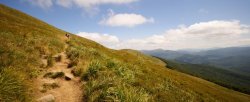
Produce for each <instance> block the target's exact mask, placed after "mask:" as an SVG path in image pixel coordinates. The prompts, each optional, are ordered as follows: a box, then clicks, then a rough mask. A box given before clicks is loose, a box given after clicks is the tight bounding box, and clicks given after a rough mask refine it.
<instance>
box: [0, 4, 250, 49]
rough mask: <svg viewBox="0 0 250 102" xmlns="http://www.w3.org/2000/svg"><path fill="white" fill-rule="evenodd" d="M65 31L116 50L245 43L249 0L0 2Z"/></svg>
mask: <svg viewBox="0 0 250 102" xmlns="http://www.w3.org/2000/svg"><path fill="white" fill-rule="evenodd" d="M0 3H2V4H5V5H8V6H10V7H13V8H15V9H18V10H20V11H22V12H25V13H27V14H29V15H32V16H34V17H36V18H38V19H41V20H43V21H45V22H47V23H49V24H52V25H53V26H56V27H58V28H60V29H63V30H65V31H69V32H71V33H74V34H77V35H80V36H82V37H86V38H89V39H91V40H94V41H97V42H99V43H101V44H103V45H105V46H107V47H109V48H115V49H124V48H130V49H136V50H149V49H168V50H178V49H207V48H217V47H233V46H248V45H250V26H249V25H250V20H249V19H248V18H250V14H249V10H250V7H248V5H249V4H250V1H248V0H240V1H237V0H231V1H227V0H220V1H216V0H209V1H208V0H206V1H197V0H158V1H152V0H28V1H23V0H18V1H9V0H2V1H0Z"/></svg>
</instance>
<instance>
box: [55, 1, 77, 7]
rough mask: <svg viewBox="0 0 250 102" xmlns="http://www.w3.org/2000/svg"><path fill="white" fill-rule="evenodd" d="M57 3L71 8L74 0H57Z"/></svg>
mask: <svg viewBox="0 0 250 102" xmlns="http://www.w3.org/2000/svg"><path fill="white" fill-rule="evenodd" d="M56 4H57V5H60V6H63V7H66V8H69V7H71V6H72V4H73V2H72V0H56Z"/></svg>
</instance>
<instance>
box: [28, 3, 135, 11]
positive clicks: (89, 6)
mask: <svg viewBox="0 0 250 102" xmlns="http://www.w3.org/2000/svg"><path fill="white" fill-rule="evenodd" d="M136 1H139V0H28V1H27V2H29V3H31V4H33V5H36V6H39V7H41V8H50V7H51V6H53V4H56V5H59V6H62V7H67V8H68V7H72V6H77V7H79V8H83V9H85V10H86V11H91V10H93V9H98V6H99V5H105V4H114V5H119V4H129V3H132V2H136Z"/></svg>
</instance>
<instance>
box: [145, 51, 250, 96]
mask: <svg viewBox="0 0 250 102" xmlns="http://www.w3.org/2000/svg"><path fill="white" fill-rule="evenodd" d="M142 52H143V53H145V54H149V55H151V56H154V57H157V58H159V59H161V60H162V61H164V62H166V63H167V65H166V67H167V68H170V69H173V70H177V71H180V72H183V73H187V74H190V75H193V76H196V77H200V78H203V79H206V80H208V81H211V82H214V83H216V84H219V85H221V86H225V87H227V88H230V89H234V90H237V91H241V92H244V93H247V94H250V88H249V86H250V68H249V66H250V47H230V48H221V49H213V50H203V51H197V50H180V51H171V50H162V49H157V50H151V51H149V50H148V51H142Z"/></svg>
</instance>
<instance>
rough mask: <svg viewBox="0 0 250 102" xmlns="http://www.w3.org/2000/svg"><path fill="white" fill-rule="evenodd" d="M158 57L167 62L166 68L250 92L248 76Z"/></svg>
mask: <svg viewBox="0 0 250 102" xmlns="http://www.w3.org/2000/svg"><path fill="white" fill-rule="evenodd" d="M160 59H161V60H162V61H164V62H166V63H167V66H166V67H167V68H170V69H174V70H177V71H180V72H183V73H188V74H191V75H194V76H197V77H200V78H203V79H206V80H209V81H212V82H214V83H216V84H219V85H222V86H225V87H227V88H230V89H234V90H236V91H240V92H244V93H247V94H250V89H249V86H250V77H248V76H244V75H241V74H238V73H233V72H231V71H228V70H224V69H221V68H216V67H212V66H208V65H201V64H189V63H180V62H176V61H171V60H165V59H162V58H160Z"/></svg>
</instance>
